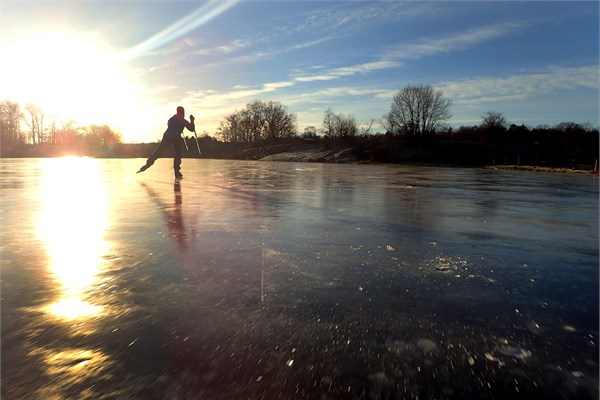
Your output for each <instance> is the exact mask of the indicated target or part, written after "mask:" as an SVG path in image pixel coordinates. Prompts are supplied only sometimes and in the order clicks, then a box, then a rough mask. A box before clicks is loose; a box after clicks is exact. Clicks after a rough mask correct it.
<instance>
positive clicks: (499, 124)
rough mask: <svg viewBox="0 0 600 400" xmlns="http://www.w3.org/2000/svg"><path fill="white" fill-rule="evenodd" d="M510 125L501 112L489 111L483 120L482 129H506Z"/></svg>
mask: <svg viewBox="0 0 600 400" xmlns="http://www.w3.org/2000/svg"><path fill="white" fill-rule="evenodd" d="M507 125H508V123H507V122H506V118H504V114H502V113H501V112H494V111H488V112H487V113H485V115H484V116H483V117H482V118H481V127H482V128H495V129H506V126H507Z"/></svg>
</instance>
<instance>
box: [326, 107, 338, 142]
mask: <svg viewBox="0 0 600 400" xmlns="http://www.w3.org/2000/svg"><path fill="white" fill-rule="evenodd" d="M335 124H336V115H335V113H334V112H333V110H332V109H331V108H328V109H327V110H325V114H324V115H323V135H325V137H332V136H334V135H335Z"/></svg>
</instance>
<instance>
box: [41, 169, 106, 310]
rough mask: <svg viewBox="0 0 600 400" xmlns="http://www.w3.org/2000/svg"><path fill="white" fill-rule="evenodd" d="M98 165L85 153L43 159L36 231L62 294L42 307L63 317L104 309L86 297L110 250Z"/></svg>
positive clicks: (90, 291)
mask: <svg viewBox="0 0 600 400" xmlns="http://www.w3.org/2000/svg"><path fill="white" fill-rule="evenodd" d="M99 166H100V164H99V163H98V161H97V160H94V159H86V158H63V159H53V160H47V162H46V163H44V164H43V171H42V180H41V181H42V186H41V189H40V204H41V210H40V215H39V221H38V235H39V237H40V239H41V240H42V242H43V243H44V244H45V248H46V251H47V254H48V268H49V270H50V272H51V274H52V276H53V278H54V280H55V281H56V284H57V290H59V291H60V295H59V296H60V297H59V298H58V299H57V300H56V301H55V302H53V303H52V304H49V305H47V306H46V307H45V308H44V309H45V311H47V312H49V313H51V314H52V315H54V316H57V317H59V318H63V319H66V320H73V319H77V318H83V317H92V316H96V315H99V314H101V313H102V311H103V307H102V306H100V305H96V304H92V303H91V302H90V301H89V299H88V298H89V297H91V294H92V290H93V287H94V284H95V283H96V282H97V279H98V274H99V272H100V271H101V269H102V265H103V263H104V260H103V255H104V254H106V252H107V251H108V249H109V243H107V242H106V241H105V235H106V231H107V229H108V227H109V225H110V220H109V217H108V189H107V185H106V183H105V182H103V181H102V176H101V171H100V170H99Z"/></svg>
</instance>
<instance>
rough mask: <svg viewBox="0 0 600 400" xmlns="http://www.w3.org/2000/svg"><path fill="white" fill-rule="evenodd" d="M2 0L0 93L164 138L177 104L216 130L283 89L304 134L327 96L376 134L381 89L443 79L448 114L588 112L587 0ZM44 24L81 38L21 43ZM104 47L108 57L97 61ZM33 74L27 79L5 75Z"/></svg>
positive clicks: (139, 135) (135, 136) (387, 91)
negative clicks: (5, 62)
mask: <svg viewBox="0 0 600 400" xmlns="http://www.w3.org/2000/svg"><path fill="white" fill-rule="evenodd" d="M1 7H2V9H1V10H2V17H1V18H2V31H1V33H2V37H1V39H2V51H3V52H4V53H5V56H6V54H9V55H10V59H12V60H14V63H13V64H14V65H13V67H14V68H13V69H12V70H9V71H8V73H7V72H6V71H5V73H3V74H2V75H4V76H6V75H10V76H13V77H14V75H17V76H18V79H14V78H11V79H10V81H7V80H6V78H4V81H0V84H2V85H3V86H4V87H5V88H8V89H6V92H5V90H0V91H1V92H5V93H4V95H1V96H0V97H1V98H7V97H8V98H9V100H13V99H14V100H17V101H19V102H24V101H26V100H28V99H27V98H25V97H23V96H25V93H29V96H30V97H32V98H31V101H35V102H37V103H44V104H41V105H42V107H47V108H52V107H53V104H54V105H56V104H58V103H60V104H62V108H60V107H55V109H54V110H52V113H54V114H61V115H60V117H61V118H73V119H75V120H85V118H83V117H82V116H83V115H87V118H88V120H89V121H92V122H95V123H100V122H105V123H108V124H109V125H111V126H113V127H114V128H116V129H118V130H120V131H121V133H122V134H123V136H124V137H125V139H126V140H127V141H138V142H140V141H154V140H158V139H160V137H161V135H162V133H163V131H164V127H165V124H166V120H167V119H168V118H169V117H170V116H171V115H172V114H173V113H174V110H175V107H176V106H177V105H180V104H181V105H183V106H185V107H186V110H187V112H188V113H193V114H194V115H195V116H196V117H197V118H198V120H197V124H198V129H197V130H198V132H199V133H202V132H203V131H207V132H208V133H210V134H214V133H215V131H216V128H217V127H218V125H219V122H220V121H221V120H222V119H223V117H224V116H225V115H227V114H230V113H232V112H234V111H236V110H241V109H243V108H244V107H245V105H246V104H247V103H249V102H251V101H253V100H263V101H271V100H272V101H278V102H281V103H282V104H283V105H285V106H286V107H287V108H288V111H289V112H292V113H294V114H296V115H297V116H298V127H299V131H300V132H302V131H303V129H304V128H305V127H306V126H310V125H312V126H315V127H317V128H319V127H320V126H321V124H322V120H323V113H324V112H325V110H326V109H328V108H331V109H332V110H333V111H334V112H336V113H340V114H344V115H353V116H354V117H355V118H356V120H357V121H358V122H359V123H361V124H367V123H368V122H369V121H370V120H375V124H374V125H373V131H381V130H382V128H380V126H379V124H378V120H379V119H380V118H381V116H382V115H383V114H385V113H386V112H388V111H389V108H390V105H391V99H392V96H393V94H394V93H396V92H397V91H398V90H401V89H402V88H403V87H405V86H406V85H409V84H425V85H432V86H433V87H435V88H436V89H440V90H442V91H443V93H444V94H445V96H446V97H448V98H449V99H450V100H451V101H452V103H453V105H452V109H451V110H452V114H453V117H452V119H451V120H450V121H449V124H450V125H452V126H455V127H458V126H462V125H474V124H478V123H479V122H480V121H481V117H482V115H484V114H485V113H486V112H487V111H496V112H501V113H503V114H504V115H505V117H506V118H507V120H508V121H509V122H510V123H516V124H526V125H528V126H532V127H534V126H537V125H540V124H549V125H553V124H556V123H559V122H566V121H573V122H577V123H591V124H592V125H593V126H598V125H599V94H598V93H599V66H598V59H599V51H598V49H599V30H598V29H599V27H598V24H599V23H598V21H599V6H598V2H596V1H586V2H571V1H569V2H557V1H550V2H540V1H528V2H522V1H507V2H495V1H478V2H475V1H453V2H445V1H443V2H439V1H420V2H403V1H373V2H367V1H350V2H337V1H294V0H287V1H284V0H281V1H274V0H272V1H255V0H239V1H234V0H227V1H224V0H219V1H203V2H199V1H196V2H191V1H167V0H154V1H147V2H146V1H135V0H130V1H110V0H108V1H106V0H105V1H88V2H82V1H79V2H72V1H52V0H48V1H44V2H37V1H36V2H29V1H27V0H19V1H13V0H3V2H2V6H1ZM55 32H62V33H64V35H63V36H61V37H62V39H56V40H55V41H54V42H53V43H63V44H62V45H61V46H60V48H62V49H67V48H68V46H71V45H67V44H65V43H70V42H68V41H65V39H64V38H65V35H67V36H68V35H70V36H71V37H76V38H79V39H81V38H86V39H87V40H89V42H86V43H88V44H85V45H84V46H83V47H84V49H82V48H81V46H80V45H72V46H73V47H72V48H69V50H68V51H67V50H65V54H63V55H62V56H58V57H57V56H54V55H53V54H54V53H59V52H60V51H59V50H55V51H52V50H51V49H52V46H53V44H51V43H50V44H49V43H47V42H36V41H35V40H40V39H35V40H33V41H31V40H30V41H27V39H28V37H31V36H32V35H37V37H38V38H39V37H51V36H48V35H49V34H51V33H55ZM36 43H39V44H36ZM90 43H91V44H90ZM56 45H57V46H58V44H56ZM78 46H79V47H78ZM15 47H16V48H18V49H20V50H18V51H16V52H15V50H14V48H15ZM96 47H97V48H98V49H99V50H98V51H96V52H95V53H93V52H90V53H89V54H88V53H87V50H85V49H90V48H96ZM37 48H40V49H47V50H46V51H45V52H42V55H43V57H41V59H40V58H35V57H32V56H31V54H30V53H31V52H35V50H36V49H37ZM25 50H26V51H27V53H29V54H25V53H24V52H25ZM10 51H12V53H11V52H10ZM104 59H110V60H117V61H114V64H118V67H115V68H113V65H112V64H111V65H110V66H103V67H102V69H98V65H104V61H103V60H104ZM85 60H88V61H87V62H86V61H85ZM90 60H96V61H93V62H92V61H90ZM38 61H39V63H38ZM25 62H27V63H28V64H36V65H35V67H31V66H29V67H28V66H27V65H25V64H24V63H25ZM61 63H65V65H64V66H61V65H60V64H61ZM79 63H81V66H79V67H77V69H70V68H72V65H74V64H77V65H79ZM111 63H113V61H111ZM56 64H58V66H56ZM1 68H5V69H6V68H10V67H0V73H2V70H1ZM52 68H54V69H53V71H54V72H53V73H52V74H50V73H48V72H44V71H46V70H48V69H52ZM61 71H63V72H61ZM64 71H70V72H69V73H68V74H64V75H61V74H63V73H64ZM103 71H112V72H110V73H103ZM111 74H112V75H111ZM32 75H33V76H37V77H38V78H37V79H33V82H35V88H37V89H34V88H33V87H32V88H27V87H25V88H24V87H23V85H27V83H24V84H16V83H17V82H28V81H31V80H30V79H29V78H30V77H31V76H32ZM79 75H81V76H79ZM98 79H104V80H102V81H98ZM49 81H52V85H50V83H48V86H47V87H46V82H49ZM116 83H118V84H116ZM85 87H89V89H90V90H83V89H82V88H85ZM25 89H30V90H25ZM43 91H46V92H47V93H46V96H41V95H40V96H39V99H37V98H36V96H37V95H38V94H39V93H42V92H43ZM51 92H52V93H56V92H58V93H59V94H58V95H57V96H59V97H60V99H57V96H52V95H50V93H51ZM58 100H61V101H58ZM90 110H93V113H92V112H91V111H90ZM69 112H75V113H76V115H64V114H66V113H69ZM92 115H93V117H92ZM103 118H104V120H103Z"/></svg>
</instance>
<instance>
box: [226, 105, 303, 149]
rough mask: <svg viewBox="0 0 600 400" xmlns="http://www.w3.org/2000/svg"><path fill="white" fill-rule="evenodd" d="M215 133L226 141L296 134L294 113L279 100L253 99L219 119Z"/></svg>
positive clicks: (252, 139)
mask: <svg viewBox="0 0 600 400" xmlns="http://www.w3.org/2000/svg"><path fill="white" fill-rule="evenodd" d="M217 133H218V134H219V136H220V137H221V138H222V140H223V141H227V142H253V141H257V140H260V139H278V138H286V137H291V136H294V135H295V134H296V115H295V114H290V113H288V112H287V108H286V107H285V106H283V105H282V104H281V103H279V102H273V101H270V102H268V103H267V102H262V101H258V100H257V101H253V102H252V103H248V104H247V105H246V108H245V109H244V110H241V111H235V112H234V113H233V114H230V115H228V116H226V117H225V119H224V120H223V121H221V123H220V125H219V129H218V130H217Z"/></svg>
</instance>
